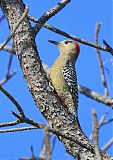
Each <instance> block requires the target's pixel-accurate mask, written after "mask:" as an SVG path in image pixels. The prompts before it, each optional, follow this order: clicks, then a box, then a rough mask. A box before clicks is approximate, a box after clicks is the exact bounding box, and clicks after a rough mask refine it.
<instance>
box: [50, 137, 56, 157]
mask: <svg viewBox="0 0 113 160" xmlns="http://www.w3.org/2000/svg"><path fill="white" fill-rule="evenodd" d="M56 140H57V137H56V136H54V138H53V142H52V145H51V155H52V153H53V150H54V147H55V142H56Z"/></svg>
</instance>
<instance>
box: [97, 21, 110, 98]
mask: <svg viewBox="0 0 113 160" xmlns="http://www.w3.org/2000/svg"><path fill="white" fill-rule="evenodd" d="M100 26H101V25H100V23H98V24H97V25H96V33H95V43H96V45H98V34H99V30H100ZM96 51H97V57H98V62H99V65H100V73H101V79H102V82H103V86H104V94H105V96H106V97H107V96H108V87H107V82H106V77H105V73H104V66H103V63H102V58H101V54H100V51H99V49H96Z"/></svg>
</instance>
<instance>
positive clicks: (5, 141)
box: [0, 0, 113, 160]
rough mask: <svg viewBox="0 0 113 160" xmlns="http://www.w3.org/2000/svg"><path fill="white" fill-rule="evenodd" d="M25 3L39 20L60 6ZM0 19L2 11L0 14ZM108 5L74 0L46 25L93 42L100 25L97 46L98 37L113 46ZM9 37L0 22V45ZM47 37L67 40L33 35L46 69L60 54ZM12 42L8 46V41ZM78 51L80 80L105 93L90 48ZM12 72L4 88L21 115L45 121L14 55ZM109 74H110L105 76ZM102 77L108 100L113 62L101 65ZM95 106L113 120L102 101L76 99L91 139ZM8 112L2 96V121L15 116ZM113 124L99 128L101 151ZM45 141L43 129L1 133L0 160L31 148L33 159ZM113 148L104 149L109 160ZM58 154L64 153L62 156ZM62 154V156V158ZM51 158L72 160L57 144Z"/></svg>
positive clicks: (0, 68)
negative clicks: (96, 28)
mask: <svg viewBox="0 0 113 160" xmlns="http://www.w3.org/2000/svg"><path fill="white" fill-rule="evenodd" d="M24 2H25V4H28V5H29V14H30V15H32V16H35V17H37V18H39V17H40V16H41V15H42V14H43V13H44V12H45V11H47V10H48V9H50V8H51V7H53V6H54V5H55V4H57V3H58V0H54V1H51V0H47V1H45V0H41V1H36V0H35V1H30V0H25V1H24ZM0 15H2V12H0ZM111 15H112V1H108V0H104V1H103V0H99V1H98V0H95V1H90V0H85V1H82V0H79V1H74V0H72V2H71V3H69V4H68V5H67V6H66V7H65V8H64V9H63V10H62V11H61V12H59V13H58V14H57V15H56V16H54V17H52V18H51V19H50V20H49V21H48V23H49V24H51V25H53V26H55V27H56V28H59V29H61V30H64V31H66V32H68V33H70V34H73V35H75V36H77V37H80V38H83V39H85V40H88V41H91V42H94V35H95V25H96V23H97V22H101V24H102V26H101V30H100V34H99V43H100V44H101V45H103V44H102V39H105V40H106V41H107V42H108V43H109V44H110V45H112V43H113V41H112V38H113V37H112V33H113V32H112V21H111V20H112V16H111ZM9 34H10V32H9V29H8V26H7V21H6V20H4V21H2V22H1V23H0V42H3V41H4V40H5V39H6V38H7V36H8V35H9ZM49 39H52V40H57V41H62V40H64V39H66V38H65V37H63V36H61V35H58V34H56V33H53V32H51V31H49V30H47V29H45V28H42V29H41V31H40V32H39V34H38V36H37V37H36V43H37V46H38V50H39V53H40V57H41V60H42V61H43V62H44V63H46V64H47V65H48V66H49V67H51V66H52V64H53V63H54V61H55V59H56V58H57V56H58V55H59V51H58V49H57V48H56V47H55V46H54V45H52V44H50V43H49V42H48V40H49ZM9 44H11V42H9ZM80 47H81V53H80V56H79V59H78V61H77V64H76V69H77V75H78V82H79V83H80V84H82V85H84V86H86V87H88V88H90V89H93V90H96V91H97V92H99V93H101V94H103V85H102V82H101V77H100V70H99V65H98V61H97V56H96V51H95V49H94V48H91V47H88V46H86V45H83V44H80ZM101 54H102V59H103V62H106V61H107V60H109V59H110V58H112V56H111V55H110V54H109V53H107V52H103V51H101ZM8 59H9V53H7V52H3V51H2V52H1V54H0V79H2V78H3V77H4V76H5V72H6V70H7V64H8ZM14 69H16V71H17V74H16V75H15V76H14V77H13V78H12V79H11V80H9V81H8V82H7V83H6V84H5V85H4V87H5V89H7V90H8V91H9V92H10V93H11V94H12V95H13V96H14V97H15V98H16V100H17V101H18V102H19V103H20V105H21V106H22V107H23V109H24V111H25V113H26V115H27V116H29V117H30V118H32V119H34V120H37V121H38V122H41V123H45V124H46V121H45V120H44V118H43V116H42V115H41V114H40V112H39V111H38V110H37V108H36V106H35V103H34V102H33V99H32V96H31V95H30V93H29V91H28V88H27V84H26V82H25V81H24V78H23V74H22V71H21V68H20V66H19V63H18V60H17V58H16V56H14V57H13V63H12V67H11V71H13V70H14ZM107 70H108V71H109V74H108V72H107ZM105 73H106V77H107V83H108V87H109V93H110V96H113V93H112V90H113V65H112V63H107V64H105ZM92 108H95V109H96V111H97V114H98V119H100V118H101V116H102V115H104V113H105V112H106V111H109V112H110V113H109V115H108V117H107V118H110V117H112V113H113V112H112V110H111V109H110V108H109V107H107V106H105V105H103V104H100V103H97V102H95V101H94V100H91V99H89V98H87V97H85V96H83V95H81V94H80V95H79V120H80V124H81V126H82V129H83V131H84V132H85V133H86V135H87V136H88V137H89V135H90V133H91V131H92V114H91V110H92ZM10 110H14V111H16V109H15V106H14V105H13V104H12V103H11V102H10V101H9V100H8V99H7V98H6V97H5V96H4V95H3V94H2V93H1V92H0V123H2V122H7V121H13V120H15V118H14V117H13V116H12V115H11V113H10ZM112 125H113V123H110V124H109V125H106V126H103V127H102V128H101V130H100V132H99V135H100V139H99V142H100V147H102V146H103V145H104V144H105V143H106V142H107V141H108V140H109V139H110V138H111V137H112V136H113V133H112V130H113V127H112ZM23 126H25V125H23ZM42 140H43V131H41V130H37V131H36V130H35V131H24V132H16V133H6V134H0V148H1V149H0V159H17V158H20V157H28V156H30V146H31V145H32V146H33V147H34V152H35V155H36V156H37V155H38V154H39V152H40V148H41V144H42ZM112 149H113V147H111V148H110V149H108V150H107V152H108V153H109V154H111V155H112V156H113V153H112ZM61 151H62V152H61ZM61 153H62V154H61ZM53 159H55V160H61V159H62V160H64V159H69V160H70V159H73V158H72V157H71V156H69V155H68V154H67V153H66V151H65V148H64V147H63V145H62V144H61V143H60V142H59V141H57V142H56V145H55V149H54V152H53Z"/></svg>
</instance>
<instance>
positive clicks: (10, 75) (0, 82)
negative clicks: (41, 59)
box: [0, 71, 16, 86]
mask: <svg viewBox="0 0 113 160" xmlns="http://www.w3.org/2000/svg"><path fill="white" fill-rule="evenodd" d="M15 74H16V71H13V72H12V73H10V74H9V75H8V76H6V77H5V78H3V79H2V80H1V81H0V86H1V85H3V84H5V83H6V82H7V81H8V80H9V79H10V78H12V77H13V76H14V75H15Z"/></svg>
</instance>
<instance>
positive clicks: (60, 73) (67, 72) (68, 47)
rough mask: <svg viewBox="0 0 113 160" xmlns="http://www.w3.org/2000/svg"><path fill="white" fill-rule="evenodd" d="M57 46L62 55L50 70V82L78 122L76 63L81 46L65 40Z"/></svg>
mask: <svg viewBox="0 0 113 160" xmlns="http://www.w3.org/2000/svg"><path fill="white" fill-rule="evenodd" d="M49 42H51V43H53V44H55V45H56V46H57V47H58V49H59V51H60V55H59V57H58V58H57V60H56V61H55V63H54V64H53V66H52V68H51V70H50V80H51V83H52V85H53V87H54V89H55V91H56V92H57V94H58V97H59V99H60V100H61V102H62V103H63V104H64V105H65V106H66V110H67V112H68V115H69V116H70V118H71V119H72V120H75V119H76V120H78V119H77V117H78V115H77V109H78V86H77V75H76V70H75V62H76V60H77V58H78V55H79V53H80V47H79V44H78V43H77V42H75V41H70V40H64V41H61V42H56V41H53V40H49Z"/></svg>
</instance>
